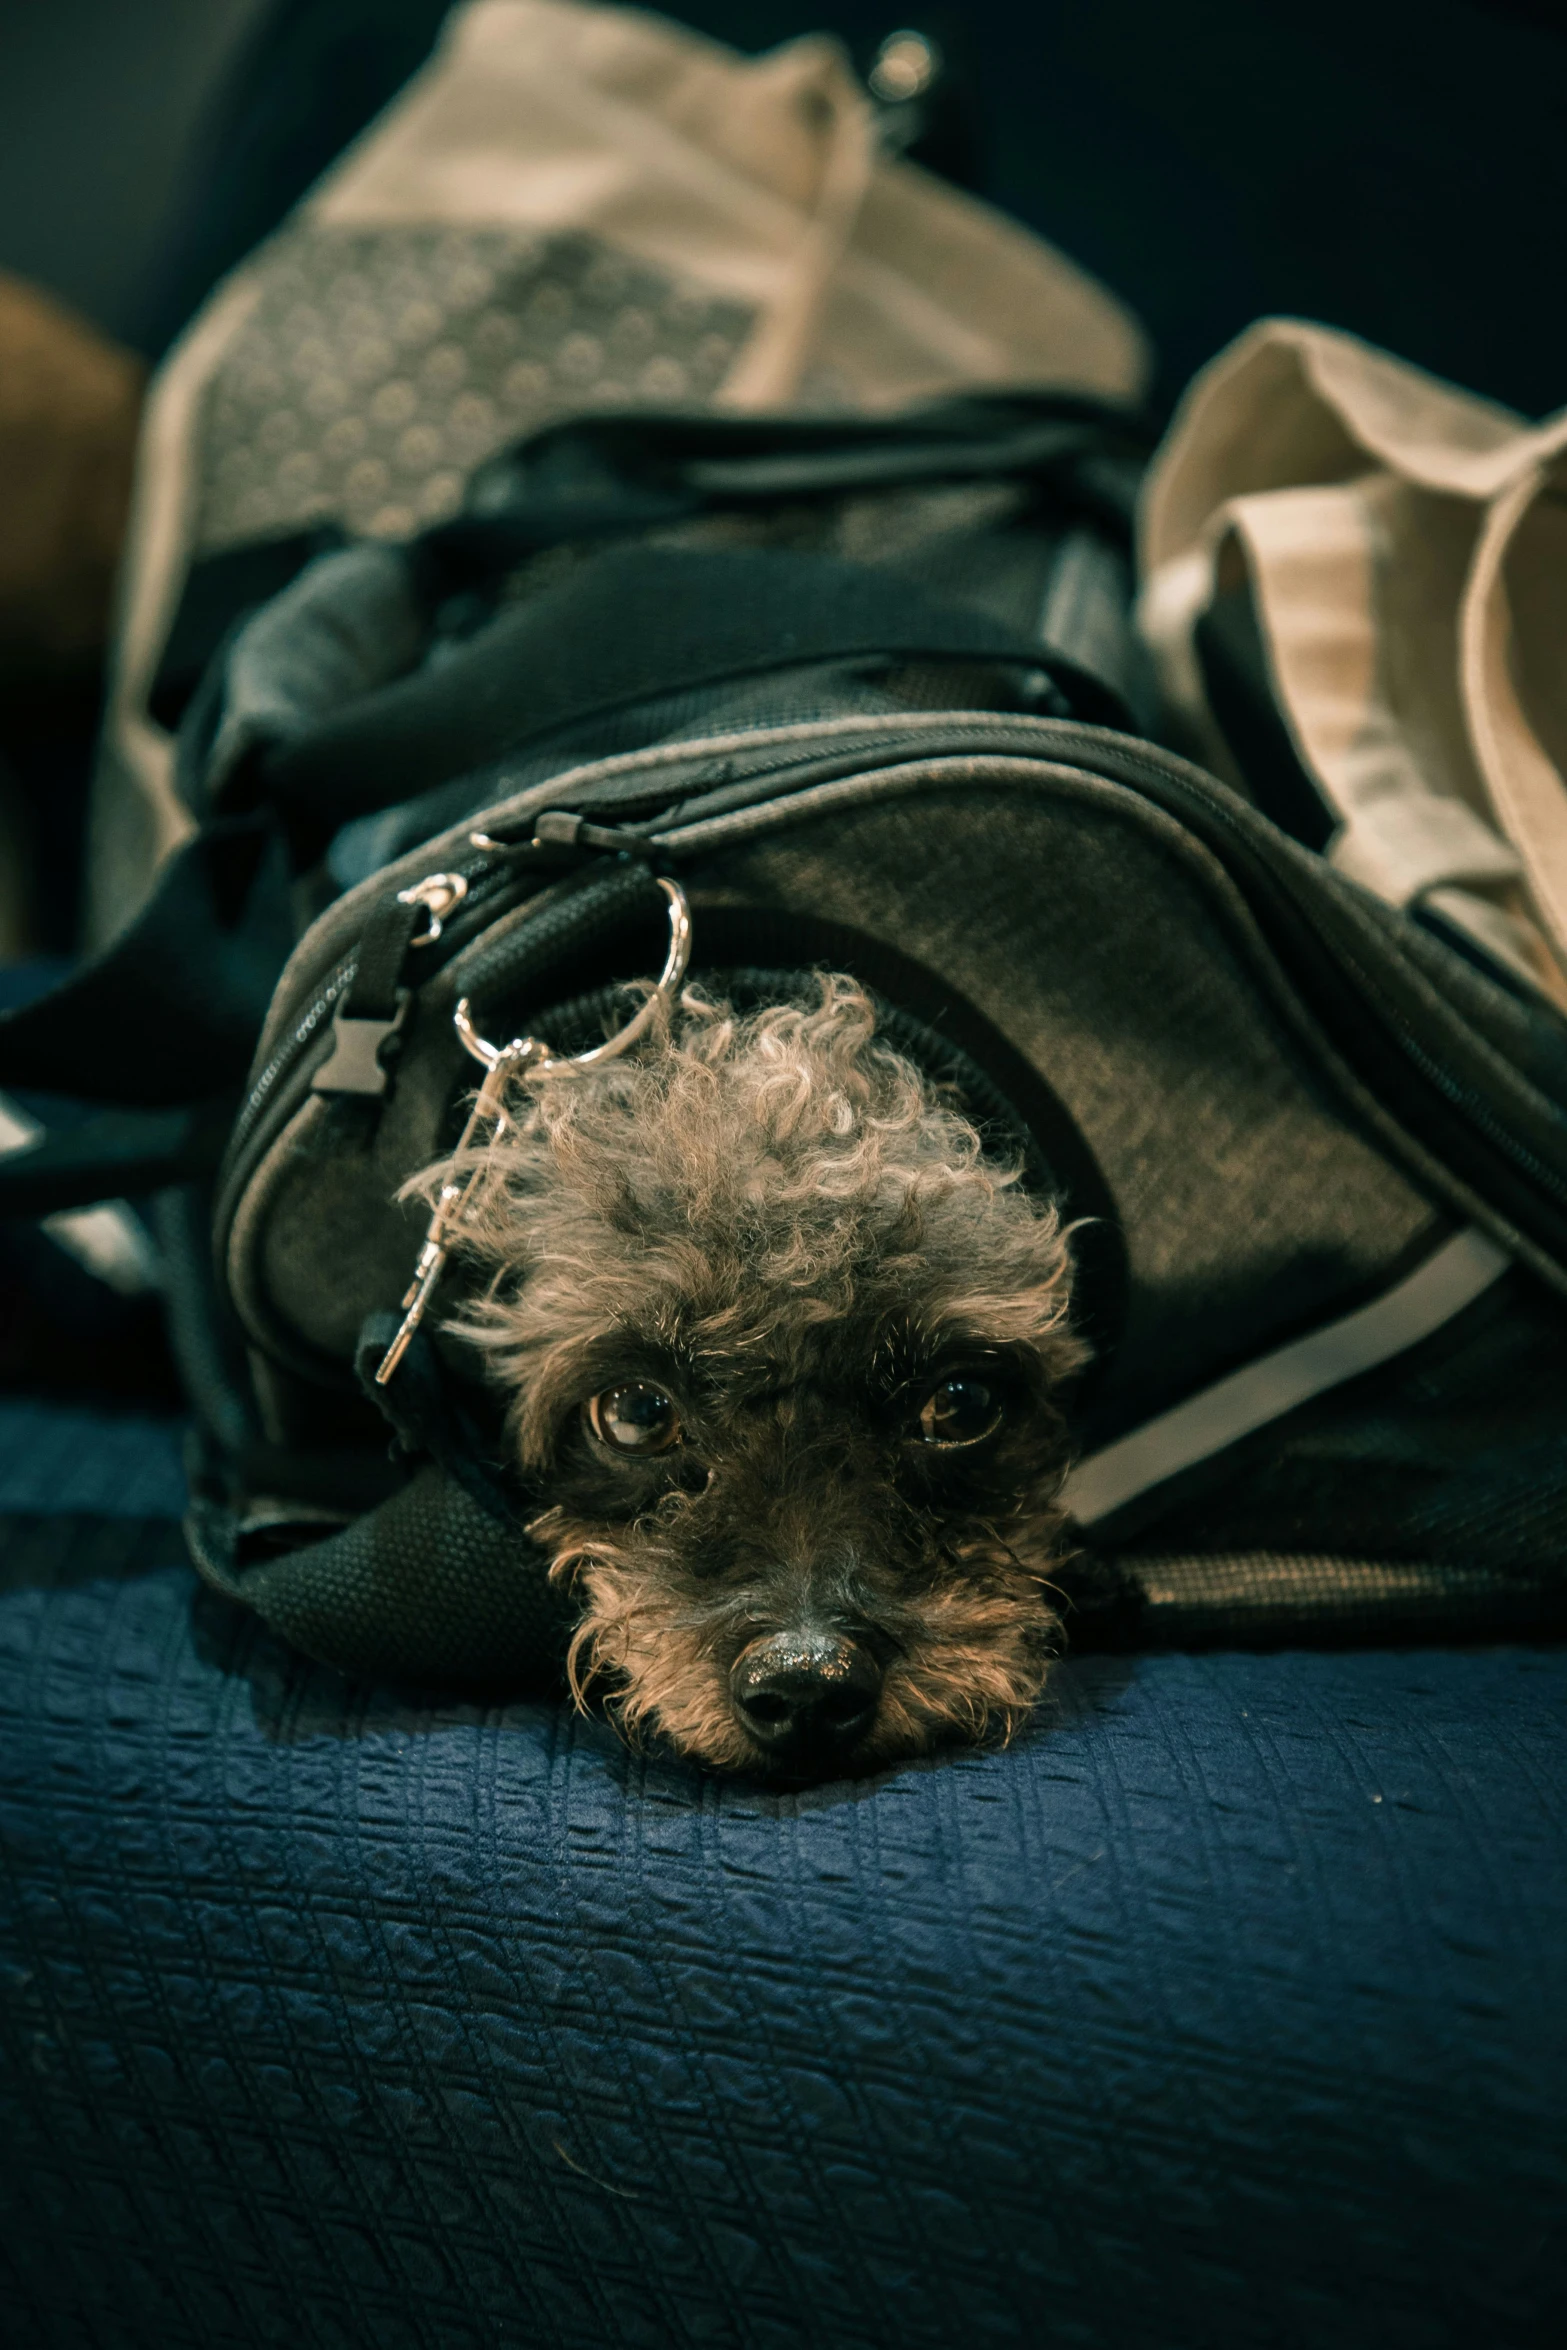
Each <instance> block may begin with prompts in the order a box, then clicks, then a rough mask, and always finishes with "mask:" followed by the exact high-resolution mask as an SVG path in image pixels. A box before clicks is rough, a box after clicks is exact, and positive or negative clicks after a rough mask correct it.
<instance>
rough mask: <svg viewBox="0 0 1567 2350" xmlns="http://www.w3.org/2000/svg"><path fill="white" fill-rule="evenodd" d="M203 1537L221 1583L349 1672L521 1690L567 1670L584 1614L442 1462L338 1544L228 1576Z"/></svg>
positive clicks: (212, 1577)
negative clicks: (578, 1617) (577, 1615)
mask: <svg viewBox="0 0 1567 2350" xmlns="http://www.w3.org/2000/svg"><path fill="white" fill-rule="evenodd" d="M192 1547H193V1549H195V1550H196V1552H197V1563H198V1565H199V1566H201V1568H202V1570H203V1572H204V1573H205V1574H206V1575H207V1578H208V1580H209V1581H211V1582H214V1583H216V1584H217V1585H218V1587H219V1588H220V1589H222V1590H224V1591H225V1592H226V1593H227V1595H228V1596H229V1597H231V1598H237V1599H240V1600H242V1601H243V1602H244V1604H245V1605H246V1606H249V1607H253V1608H254V1609H255V1611H256V1613H257V1614H258V1615H259V1616H261V1617H262V1618H263V1619H264V1620H265V1621H266V1622H267V1623H268V1624H270V1625H271V1626H272V1628H273V1630H274V1631H276V1632H280V1633H281V1634H282V1635H283V1637H284V1638H285V1639H287V1640H291V1641H293V1643H294V1644H295V1646H296V1647H298V1648H302V1649H304V1650H305V1652H306V1654H307V1655H310V1656H314V1657H317V1658H319V1659H320V1661H321V1662H322V1663H323V1664H328V1665H335V1666H336V1667H337V1668H338V1669H339V1670H340V1671H343V1672H348V1673H353V1674H370V1675H379V1676H389V1677H391V1678H393V1679H398V1680H413V1681H419V1682H430V1683H438V1684H440V1685H442V1686H450V1687H462V1688H472V1689H494V1690H501V1689H504V1690H506V1691H507V1692H508V1693H517V1692H519V1691H524V1690H528V1689H543V1688H548V1687H553V1686H556V1685H558V1683H559V1682H560V1680H561V1678H562V1675H563V1672H564V1664H565V1652H566V1643H567V1641H568V1639H569V1637H570V1629H571V1622H572V1611H571V1608H570V1605H569V1603H568V1602H567V1601H566V1600H565V1599H563V1598H562V1597H561V1595H560V1594H559V1593H557V1592H556V1591H555V1590H554V1589H553V1588H552V1587H551V1585H550V1583H549V1582H548V1580H547V1577H546V1574H545V1562H544V1557H543V1554H542V1552H541V1551H539V1550H538V1549H537V1548H536V1546H535V1545H534V1544H533V1543H531V1542H530V1541H529V1540H528V1538H527V1536H526V1534H525V1533H524V1532H523V1530H522V1528H521V1527H520V1526H519V1525H517V1524H516V1523H515V1522H508V1521H505V1520H502V1519H500V1518H496V1517H492V1516H490V1515H489V1514H488V1513H487V1512H486V1511H485V1510H483V1509H481V1508H480V1506H479V1504H478V1503H477V1502H476V1501H474V1500H473V1499H472V1497H471V1496H470V1495H469V1494H467V1493H465V1492H464V1491H463V1489H462V1487H461V1486H460V1485H458V1484H457V1483H456V1482H455V1480H454V1479H452V1478H450V1477H449V1476H447V1475H446V1473H445V1471H444V1470H442V1469H439V1468H436V1467H434V1466H430V1467H426V1468H424V1469H422V1470H421V1471H420V1472H419V1474H418V1475H417V1476H416V1477H415V1478H414V1479H413V1480H412V1481H411V1483H410V1484H408V1485H407V1486H406V1487H405V1488H404V1489H403V1491H402V1492H401V1493H398V1494H396V1495H394V1496H393V1498H392V1499H391V1500H390V1501H388V1502H383V1503H382V1505H381V1507H380V1508H379V1509H376V1510H371V1511H370V1512H369V1513H368V1514H367V1515H366V1516H364V1517H362V1518H360V1519H358V1520H357V1521H356V1522H355V1523H354V1524H353V1525H352V1526H349V1527H347V1528H346V1529H345V1530H344V1532H342V1533H341V1534H337V1535H334V1536H332V1538H331V1539H330V1540H329V1541H326V1542H319V1543H313V1544H310V1545H309V1546H307V1547H306V1548H304V1549H300V1550H294V1551H290V1552H288V1553H287V1554H286V1555H285V1556H283V1557H281V1558H274V1559H268V1560H267V1561H265V1562H264V1563H263V1564H261V1565H258V1566H254V1567H251V1568H249V1569H241V1570H238V1571H235V1569H234V1568H233V1567H232V1565H231V1566H230V1567H229V1568H228V1571H227V1572H225V1571H224V1568H223V1565H222V1562H221V1560H216V1559H214V1557H213V1555H212V1551H211V1548H210V1545H203V1544H202V1543H201V1542H200V1541H199V1540H193V1545H192ZM204 1549H205V1550H206V1555H205V1556H204V1555H202V1553H203V1550H204Z"/></svg>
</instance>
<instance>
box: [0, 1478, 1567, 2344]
mask: <svg viewBox="0 0 1567 2350" xmlns="http://www.w3.org/2000/svg"><path fill="white" fill-rule="evenodd" d="M93 1523H94V1522H93V1521H91V1520H82V1521H78V1522H76V1523H75V1524H74V1525H70V1524H66V1525H63V1526H62V1527H61V1528H60V1529H59V1531H60V1533H61V1536H62V1547H61V1548H60V1550H59V1554H58V1556H57V1557H56V1558H55V1560H54V1564H53V1567H52V1569H51V1570H50V1576H51V1587H50V1588H47V1589H40V1588H14V1589H11V1590H9V1591H7V1592H5V1593H4V1595H3V1596H0V1864H3V1865H0V2019H3V2021H0V2054H3V2075H0V2180H3V2194H0V2271H3V2270H4V2269H5V2268H9V2270H10V2271H11V2276H10V2280H9V2289H8V2291H7V2292H6V2301H7V2304H8V2311H9V2322H8V2324H7V2326H6V2328H5V2330H4V2338H5V2340H6V2341H7V2343H8V2344H14V2345H28V2346H31V2345H33V2344H40V2345H48V2346H49V2350H56V2346H57V2345H71V2346H72V2350H75V2346H76V2345H78V2344H80V2345H87V2344H91V2345H93V2346H94V2350H121V2346H123V2345H136V2346H139V2345H143V2344H146V2345H157V2350H186V2346H187V2345H190V2346H194V2345H198V2344H199V2345H201V2346H202V2350H214V2346H222V2345H228V2344H251V2343H268V2344H271V2343H279V2344H281V2343H289V2344H299V2345H311V2346H313V2345H317V2344H319V2345H323V2346H325V2345H330V2346H332V2350H342V2346H346V2345H355V2346H357V2345H360V2344H364V2345H370V2346H372V2350H402V2346H403V2345H409V2346H410V2350H411V2346H413V2345H419V2346H420V2350H424V2346H426V2345H429V2346H431V2350H436V2346H438V2350H456V2346H457V2345H463V2346H464V2350H466V2346H467V2345H481V2344H483V2345H490V2344H511V2343H530V2344H531V2343H540V2344H556V2343H560V2344H570V2345H577V2344H582V2345H588V2344H594V2345H597V2344H599V2343H602V2342H606V2341H614V2342H624V2343H631V2344H646V2345H660V2344H665V2343H675V2344H688V2343H690V2344H697V2343H703V2344H706V2343H714V2344H731V2343H734V2344H745V2345H747V2346H750V2345H755V2346H757V2350H785V2346H786V2345H795V2344H806V2343H810V2344H815V2343H821V2344H827V2345H839V2344H842V2345H858V2344H872V2343H874V2344H882V2343H894V2342H896V2343H899V2344H908V2345H911V2346H913V2345H925V2344H933V2345H934V2344H940V2345H947V2344H969V2343H976V2344H983V2343H987V2342H1025V2343H1044V2344H1052V2345H1053V2344H1058V2343H1059V2344H1074V2345H1093V2346H1094V2350H1100V2346H1103V2350H1141V2346H1143V2345H1148V2346H1149V2350H1185V2346H1187V2345H1190V2346H1191V2350H1210V2346H1224V2350H1227V2346H1229V2345H1236V2346H1237V2350H1239V2346H1240V2345H1245V2346H1246V2350H1260V2346H1267V2345H1274V2344H1279V2345H1290V2346H1292V2350H1293V2346H1295V2345H1313V2346H1315V2345H1317V2344H1323V2345H1327V2344H1335V2345H1337V2344H1343V2345H1350V2346H1358V2345H1361V2344H1366V2345H1371V2344H1375V2345H1379V2346H1380V2345H1388V2346H1390V2350H1440V2346H1445V2345H1448V2344H1453V2345H1455V2346H1456V2345H1459V2344H1462V2345H1463V2346H1464V2350H1479V2346H1481V2345H1486V2346H1495V2345H1503V2344H1513V2343H1535V2342H1541V2343H1543V2342H1546V2341H1554V2340H1555V2339H1556V2338H1558V2337H1559V2329H1560V2324H1561V2321H1562V2319H1563V2318H1564V2317H1567V2244H1564V2239H1563V2231H1562V2221H1563V2215H1564V2210H1567V2202H1564V2193H1563V2190H1564V2188H1567V2149H1564V2137H1563V2131H1564V2125H1563V2113H1564V2108H1567V1997H1564V1993H1567V1867H1564V1865H1563V1864H1564V1858H1567V1854H1564V1843H1567V1792H1564V1786H1563V1778H1564V1771H1563V1763H1564V1755H1567V1729H1564V1724H1567V1656H1564V1655H1563V1654H1562V1653H1561V1652H1550V1651H1545V1652H1534V1653H1531V1652H1528V1651H1518V1650H1493V1651H1477V1652H1468V1653H1464V1652H1448V1653H1440V1652H1432V1653H1426V1654H1419V1655H1393V1654H1382V1655H1348V1656H1324V1655H1309V1654H1294V1655H1282V1656H1274V1657H1266V1656H1264V1657H1212V1658H1208V1659H1193V1658H1182V1657H1159V1658H1154V1657H1148V1658H1141V1659H1136V1660H1129V1661H1127V1662H1111V1661H1109V1660H1099V1661H1094V1660H1083V1661H1082V1662H1080V1663H1078V1664H1076V1665H1072V1666H1068V1667H1067V1668H1065V1669H1064V1670H1063V1671H1062V1672H1061V1673H1060V1674H1059V1676H1058V1678H1057V1681H1056V1684H1055V1689H1054V1695H1053V1699H1052V1701H1051V1703H1050V1704H1049V1706H1048V1708H1047V1711H1046V1716H1045V1719H1044V1720H1043V1722H1042V1723H1041V1726H1040V1728H1039V1730H1038V1732H1037V1733H1036V1734H1034V1735H1033V1736H1032V1737H1030V1738H1029V1739H1028V1740H1026V1741H1025V1742H1023V1743H1022V1744H1021V1745H1019V1746H1018V1747H1016V1748H1014V1749H1013V1750H1012V1751H1011V1752H1008V1753H1004V1754H994V1755H985V1756H967V1757H961V1758H958V1759H954V1760H951V1761H948V1762H944V1763H941V1764H939V1765H936V1766H933V1767H928V1768H918V1769H910V1770H905V1771H901V1772H898V1773H895V1774H893V1775H891V1776H889V1777H888V1778H886V1779H884V1780H881V1781H878V1782H876V1783H874V1784H870V1785H867V1786H864V1787H861V1788H858V1789H853V1790H845V1789H835V1790H828V1791H825V1792H822V1793H819V1794H815V1795H812V1796H810V1797H808V1798H806V1797H802V1798H794V1799H779V1798H773V1797H769V1796H766V1795H762V1794H759V1793H757V1792H755V1791H751V1790H746V1789H742V1788H739V1787H735V1786H721V1785H719V1784H718V1783H716V1782H714V1781H712V1780H707V1779H704V1778H701V1777H698V1776H696V1775H694V1774H690V1773H687V1772H684V1771H682V1770H680V1769H678V1768H674V1767H669V1766H666V1765H660V1764H653V1763H651V1762H642V1761H638V1760H635V1759H633V1758H631V1757H629V1756H627V1755H626V1754H625V1753H624V1752H622V1750H621V1749H620V1748H619V1747H618V1746H617V1745H616V1744H615V1743H614V1741H613V1740H612V1739H611V1738H609V1737H608V1736H607V1735H606V1734H605V1733H604V1732H602V1731H601V1730H599V1729H597V1728H594V1727H590V1726H588V1725H586V1724H583V1723H580V1722H578V1721H577V1720H575V1719H574V1718H573V1717H572V1716H571V1715H570V1714H569V1713H567V1712H566V1711H564V1710H558V1709H554V1708H550V1707H534V1706H518V1707H515V1708H511V1709H507V1710H505V1711H491V1712H481V1711H478V1710H476V1709H464V1708H460V1707H450V1706H441V1707H434V1708H431V1707H425V1706H422V1705H419V1704H417V1703H414V1702H411V1701H408V1700H399V1699H398V1698H396V1697H394V1696H392V1695H389V1694H381V1695H371V1694H366V1693H364V1692H353V1691H350V1690H348V1689H347V1688H346V1687H345V1686H344V1685H343V1684H342V1683H340V1682H338V1681H336V1680H335V1679H334V1678H333V1677H332V1676H331V1675H329V1674H327V1673H325V1672H323V1671H319V1670H317V1669H315V1668H313V1667H309V1666H306V1665H303V1664H301V1663H299V1662H298V1661H296V1660H294V1659H293V1658H291V1657H290V1656H289V1655H288V1654H287V1653H286V1652H284V1651H283V1650H281V1649H280V1648H278V1647H277V1646H276V1645H275V1644H273V1643H272V1642H271V1641H270V1640H268V1639H267V1638H265V1637H264V1636H261V1635H258V1634H257V1632H256V1631H255V1630H254V1628H253V1627H252V1626H251V1625H250V1624H249V1623H248V1622H247V1621H245V1620H243V1619H241V1618H240V1617H239V1616H238V1615H237V1614H235V1613H233V1612H232V1611H229V1610H228V1609H226V1608H225V1607H223V1606H222V1605H221V1604H220V1603H218V1602H216V1601H214V1600H209V1599H206V1598H203V1597H198V1596H197V1594H196V1591H195V1586H194V1584H193V1580H192V1578H191V1577H190V1575H189V1573H188V1572H187V1571H186V1570H185V1569H184V1568H182V1567H181V1566H179V1565H177V1564H175V1563H173V1562H174V1561H175V1560H177V1557H178V1537H177V1535H176V1533H175V1532H174V1530H173V1529H172V1528H168V1529H166V1530H164V1531H162V1532H161V1533H160V1531H159V1530H158V1529H157V1528H155V1527H151V1528H149V1527H147V1526H140V1527H133V1526H130V1525H129V1524H126V1523H124V1522H123V1521H122V1523H121V1526H120V1528H119V1529H118V1531H117V1532H115V1530H113V1529H109V1530H107V1531H106V1530H105V1529H103V1527H102V1522H101V1521H100V1522H98V1524H99V1530H98V1532H97V1533H96V1534H93V1532H92V1528H93ZM45 1531H46V1532H47V1531H48V1529H47V1528H46V1529H45ZM34 1534H35V1536H36V1534H37V1529H36V1528H35V1529H34ZM109 1534H112V1535H113V1539H114V1540H117V1541H119V1542H120V1543H121V1544H122V1545H123V1546H124V1551H123V1572H121V1573H119V1574H118V1575H116V1574H112V1573H109V1572H106V1568H105V1561H106V1559H108V1558H109V1557H110V1556H111V1555H112V1545H111V1549H110V1550H106V1548H105V1541H106V1539H107V1537H108V1535H109ZM35 1550H36V1542H35ZM23 1555H24V1554H23V1552H22V1551H21V1550H19V1549H16V1548H15V1547H14V1546H13V1556H14V1557H16V1558H17V1559H18V1560H19V1561H20V1560H22V1559H23ZM33 1555H34V1554H33V1553H31V1552H29V1553H27V1554H26V1556H29V1557H31V1556H33ZM81 1576H85V1578H86V1579H85V1580H79V1579H78V1577H81Z"/></svg>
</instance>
